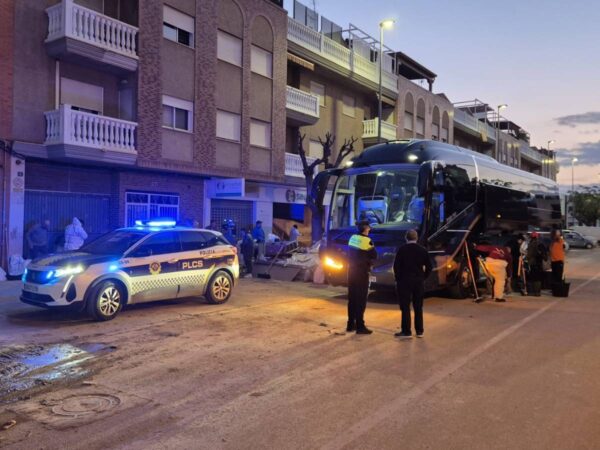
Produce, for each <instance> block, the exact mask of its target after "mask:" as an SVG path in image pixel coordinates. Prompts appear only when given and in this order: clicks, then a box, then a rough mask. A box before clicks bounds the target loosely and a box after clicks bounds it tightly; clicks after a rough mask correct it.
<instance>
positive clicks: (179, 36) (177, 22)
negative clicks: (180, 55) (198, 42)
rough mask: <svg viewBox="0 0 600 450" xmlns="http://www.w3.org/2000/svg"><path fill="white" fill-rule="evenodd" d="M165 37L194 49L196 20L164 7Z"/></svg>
mask: <svg viewBox="0 0 600 450" xmlns="http://www.w3.org/2000/svg"><path fill="white" fill-rule="evenodd" d="M163 37H165V38H166V39H169V40H170V41H174V42H178V43H180V44H183V45H186V46H188V47H192V48H193V47H194V18H193V17H192V16H188V15H187V14H183V13H181V12H179V11H177V10H176V9H173V8H171V7H169V6H167V5H164V6H163Z"/></svg>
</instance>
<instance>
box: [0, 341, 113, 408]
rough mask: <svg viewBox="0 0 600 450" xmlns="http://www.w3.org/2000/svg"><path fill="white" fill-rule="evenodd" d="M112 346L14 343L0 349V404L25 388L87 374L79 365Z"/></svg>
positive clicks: (25, 389) (15, 397) (12, 398)
mask: <svg viewBox="0 0 600 450" xmlns="http://www.w3.org/2000/svg"><path fill="white" fill-rule="evenodd" d="M113 349H114V347H109V346H106V345H103V344H86V345H81V346H79V347H75V346H73V345H70V344H55V345H14V346H9V347H2V348H0V403H4V402H8V401H10V400H15V399H17V398H18V397H19V396H23V394H24V391H27V390H29V389H33V388H36V387H41V386H46V385H48V384H51V383H55V382H59V381H69V380H72V379H75V378H80V377H82V376H84V375H87V371H86V369H85V368H84V367H82V364H83V363H84V362H86V361H89V360H91V359H92V358H95V357H96V356H97V355H98V354H99V353H105V352H110V351H112V350H113Z"/></svg>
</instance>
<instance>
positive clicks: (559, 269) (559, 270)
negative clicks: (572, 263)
mask: <svg viewBox="0 0 600 450" xmlns="http://www.w3.org/2000/svg"><path fill="white" fill-rule="evenodd" d="M564 270H565V263H564V262H563V261H552V282H553V283H561V282H562V279H563V271H564Z"/></svg>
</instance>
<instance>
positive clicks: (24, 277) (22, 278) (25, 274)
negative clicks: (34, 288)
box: [21, 269, 27, 282]
mask: <svg viewBox="0 0 600 450" xmlns="http://www.w3.org/2000/svg"><path fill="white" fill-rule="evenodd" d="M26 278H27V269H25V270H24V271H23V275H22V276H21V280H22V281H23V282H25V279H26Z"/></svg>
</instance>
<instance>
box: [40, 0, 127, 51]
mask: <svg viewBox="0 0 600 450" xmlns="http://www.w3.org/2000/svg"><path fill="white" fill-rule="evenodd" d="M46 13H47V14H48V37H47V38H46V42H50V41H54V40H56V39H59V38H62V37H69V38H71V39H77V40H80V41H84V42H89V43H90V44H93V45H95V46H98V47H102V48H104V49H107V50H111V51H113V52H116V53H120V54H122V55H125V56H129V57H130V58H135V59H137V58H138V56H137V48H136V38H137V33H138V29H137V28H136V27H134V26H132V25H129V24H126V23H124V22H121V21H119V20H117V19H113V18H112V17H108V16H105V15H104V14H100V13H99V12H96V11H93V10H91V9H88V8H85V7H83V6H80V5H77V4H75V3H73V0H63V1H62V2H61V3H59V4H57V5H54V6H51V7H50V8H48V9H46Z"/></svg>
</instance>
